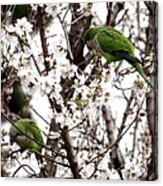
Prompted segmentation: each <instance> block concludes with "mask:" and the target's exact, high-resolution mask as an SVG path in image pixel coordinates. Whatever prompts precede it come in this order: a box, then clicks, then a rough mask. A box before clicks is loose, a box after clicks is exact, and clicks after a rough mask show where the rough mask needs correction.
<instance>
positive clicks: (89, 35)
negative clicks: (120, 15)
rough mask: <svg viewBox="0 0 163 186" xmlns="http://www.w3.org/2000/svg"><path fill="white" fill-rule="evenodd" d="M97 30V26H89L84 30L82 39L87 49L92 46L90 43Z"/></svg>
mask: <svg viewBox="0 0 163 186" xmlns="http://www.w3.org/2000/svg"><path fill="white" fill-rule="evenodd" d="M97 32H98V28H89V29H88V30H87V31H86V32H85V35H84V40H85V42H86V44H87V46H88V48H89V49H92V48H93V46H92V45H93V44H92V43H93V39H94V37H95V35H96V34H97Z"/></svg>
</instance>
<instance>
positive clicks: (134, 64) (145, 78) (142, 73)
mask: <svg viewBox="0 0 163 186" xmlns="http://www.w3.org/2000/svg"><path fill="white" fill-rule="evenodd" d="M135 60H137V62H135V61H134V62H133V63H132V66H133V67H134V68H135V69H136V70H137V71H138V72H139V74H140V75H141V76H142V78H143V79H144V80H145V82H146V83H147V84H148V85H149V86H150V87H151V88H152V89H154V86H153V85H152V83H151V82H150V81H149V80H148V79H147V77H146V75H145V73H144V70H143V68H142V67H140V65H139V63H138V62H139V59H137V58H135Z"/></svg>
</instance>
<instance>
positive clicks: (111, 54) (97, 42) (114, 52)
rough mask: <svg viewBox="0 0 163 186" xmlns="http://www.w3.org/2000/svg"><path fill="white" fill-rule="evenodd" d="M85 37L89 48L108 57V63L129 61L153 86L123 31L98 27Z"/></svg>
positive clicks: (87, 32)
mask: <svg viewBox="0 0 163 186" xmlns="http://www.w3.org/2000/svg"><path fill="white" fill-rule="evenodd" d="M84 37H85V42H86V43H87V46H88V48H90V49H95V50H96V51H97V52H99V53H100V54H101V55H102V56H103V57H105V58H106V60H107V62H108V63H111V62H114V61H119V60H122V59H125V60H126V61H128V62H129V63H130V64H131V65H132V66H133V67H134V68H135V70H136V71H137V72H138V73H139V74H140V75H141V76H142V77H143V79H144V80H145V81H146V82H147V83H148V84H149V85H150V86H151V87H152V88H153V85H152V84H151V83H150V82H149V80H148V79H147V77H146V75H145V73H144V70H143V68H142V67H141V66H140V65H139V63H141V62H140V61H139V59H137V58H136V57H135V55H134V46H133V45H132V43H131V42H130V41H129V40H128V39H127V38H126V37H125V36H124V35H123V34H122V33H121V32H119V31H117V30H116V29H114V28H112V27H110V26H107V27H97V28H90V29H88V30H87V31H86V33H85V36H84Z"/></svg>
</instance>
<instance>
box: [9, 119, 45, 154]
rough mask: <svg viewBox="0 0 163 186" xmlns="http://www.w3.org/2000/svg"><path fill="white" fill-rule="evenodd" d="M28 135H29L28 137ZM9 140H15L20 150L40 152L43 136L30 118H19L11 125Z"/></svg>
mask: <svg viewBox="0 0 163 186" xmlns="http://www.w3.org/2000/svg"><path fill="white" fill-rule="evenodd" d="M28 136H29V137H28ZM10 141H11V143H12V142H16V143H17V144H18V145H19V146H20V148H21V150H22V151H24V150H27V149H28V150H31V151H33V152H40V151H41V148H42V145H43V136H42V134H41V130H40V129H39V127H38V126H37V124H36V122H35V121H34V120H32V119H28V118H25V119H20V120H18V121H17V122H16V123H15V126H13V125H12V126H11V129H10Z"/></svg>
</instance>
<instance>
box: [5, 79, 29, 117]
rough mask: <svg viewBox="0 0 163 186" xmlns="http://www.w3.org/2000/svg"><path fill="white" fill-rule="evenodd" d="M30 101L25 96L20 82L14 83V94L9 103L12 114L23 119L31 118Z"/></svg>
mask: <svg viewBox="0 0 163 186" xmlns="http://www.w3.org/2000/svg"><path fill="white" fill-rule="evenodd" d="M28 105H29V101H28V100H27V95H25V93H24V91H23V88H22V84H21V82H20V81H19V80H16V81H15V82H14V83H13V92H12V94H11V100H10V101H9V109H10V111H11V112H13V113H15V114H18V115H20V116H21V117H22V118H31V117H32V114H31V112H30V109H29V107H28Z"/></svg>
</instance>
